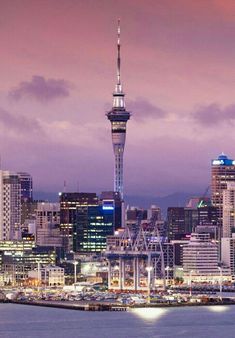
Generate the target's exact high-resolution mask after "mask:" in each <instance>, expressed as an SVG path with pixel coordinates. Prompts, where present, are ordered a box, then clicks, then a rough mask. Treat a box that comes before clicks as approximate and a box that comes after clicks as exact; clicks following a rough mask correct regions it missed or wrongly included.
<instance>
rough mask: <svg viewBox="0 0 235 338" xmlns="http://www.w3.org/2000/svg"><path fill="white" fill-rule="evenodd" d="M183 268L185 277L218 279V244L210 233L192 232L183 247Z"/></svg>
mask: <svg viewBox="0 0 235 338" xmlns="http://www.w3.org/2000/svg"><path fill="white" fill-rule="evenodd" d="M183 269H184V279H191V278H193V279H198V280H208V279H209V280H212V279H213V278H216V279H218V277H219V275H220V273H219V269H218V246H217V244H216V243H215V242H213V241H211V239H210V235H209V234H198V233H192V235H191V238H190V241H189V242H188V243H187V244H185V245H184V247H183ZM190 275H191V276H190Z"/></svg>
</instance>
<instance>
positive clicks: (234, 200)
mask: <svg viewBox="0 0 235 338" xmlns="http://www.w3.org/2000/svg"><path fill="white" fill-rule="evenodd" d="M234 230H235V182H229V183H227V189H225V190H224V191H223V233H222V237H232V232H233V231H234Z"/></svg>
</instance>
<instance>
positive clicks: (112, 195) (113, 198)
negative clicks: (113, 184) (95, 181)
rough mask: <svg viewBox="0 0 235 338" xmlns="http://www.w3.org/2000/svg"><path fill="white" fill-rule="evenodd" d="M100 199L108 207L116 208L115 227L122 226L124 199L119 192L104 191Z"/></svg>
mask: <svg viewBox="0 0 235 338" xmlns="http://www.w3.org/2000/svg"><path fill="white" fill-rule="evenodd" d="M100 201H101V202H102V203H103V205H104V206H106V210H108V208H111V209H112V208H114V209H113V210H114V229H115V230H117V229H119V228H121V227H122V200H121V196H120V194H119V192H114V191H103V192H102V193H101V195H100Z"/></svg>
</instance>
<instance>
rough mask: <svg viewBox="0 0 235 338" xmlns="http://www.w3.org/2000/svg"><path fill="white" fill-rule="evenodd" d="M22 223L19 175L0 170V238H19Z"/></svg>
mask: <svg viewBox="0 0 235 338" xmlns="http://www.w3.org/2000/svg"><path fill="white" fill-rule="evenodd" d="M20 224H21V184H20V179H19V176H18V175H17V174H15V173H11V172H9V171H2V170H0V240H12V239H18V237H19V234H20Z"/></svg>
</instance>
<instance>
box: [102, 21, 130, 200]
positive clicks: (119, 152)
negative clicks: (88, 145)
mask: <svg viewBox="0 0 235 338" xmlns="http://www.w3.org/2000/svg"><path fill="white" fill-rule="evenodd" d="M124 97H125V94H124V92H123V91H122V85H121V45H120V20H118V35H117V84H116V87H115V91H114V93H113V107H112V110H111V111H110V112H108V113H107V114H106V115H107V117H108V119H109V121H110V122H111V128H112V143H113V151H114V156H115V168H114V191H115V192H119V193H120V195H121V198H122V199H123V153H124V146H125V140H126V123H127V121H128V120H129V118H130V115H131V114H130V112H128V111H126V108H125V99H124Z"/></svg>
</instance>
